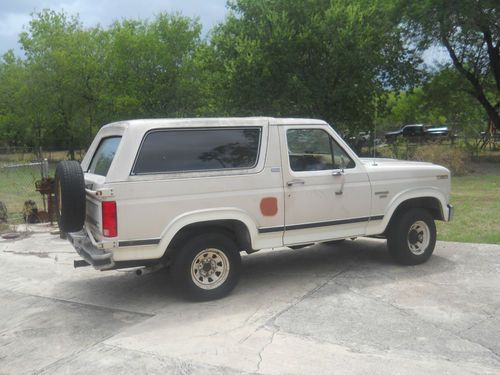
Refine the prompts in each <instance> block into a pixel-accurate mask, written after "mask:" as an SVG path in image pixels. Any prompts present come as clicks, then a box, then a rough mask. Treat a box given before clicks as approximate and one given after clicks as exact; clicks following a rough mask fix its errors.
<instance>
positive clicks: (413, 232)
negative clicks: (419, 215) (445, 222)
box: [407, 220, 431, 255]
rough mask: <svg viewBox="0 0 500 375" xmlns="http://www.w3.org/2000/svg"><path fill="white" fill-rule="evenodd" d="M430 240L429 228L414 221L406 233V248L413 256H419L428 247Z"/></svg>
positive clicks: (422, 223) (423, 223)
mask: <svg viewBox="0 0 500 375" xmlns="http://www.w3.org/2000/svg"><path fill="white" fill-rule="evenodd" d="M430 238H431V235H430V229H429V226H428V225H427V224H426V223H425V222H423V221H420V220H419V221H416V222H415V223H413V224H412V225H411V227H410V230H409V231H408V235H407V242H408V248H409V249H410V251H411V252H412V253H413V254H414V255H421V254H423V253H424V252H425V250H426V249H427V247H428V246H429V242H430Z"/></svg>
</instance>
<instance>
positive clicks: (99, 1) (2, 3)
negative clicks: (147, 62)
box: [0, 0, 448, 66]
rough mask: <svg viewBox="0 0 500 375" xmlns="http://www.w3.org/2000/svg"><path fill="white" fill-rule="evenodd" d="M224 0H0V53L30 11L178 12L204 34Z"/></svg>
mask: <svg viewBox="0 0 500 375" xmlns="http://www.w3.org/2000/svg"><path fill="white" fill-rule="evenodd" d="M226 1H227V0H0V56H1V55H3V54H4V53H5V52H7V51H8V50H9V49H13V50H14V51H15V53H16V54H17V55H22V51H21V49H20V46H19V43H18V39H19V34H20V33H21V32H22V31H23V27H24V28H25V27H27V25H28V23H29V21H30V18H31V16H30V14H31V13H33V12H38V11H41V10H42V9H46V8H48V9H52V10H56V11H60V10H64V11H65V12H66V13H68V14H70V15H76V14H78V15H79V17H80V20H81V21H82V22H83V24H84V25H85V26H88V27H90V26H95V25H97V24H100V25H101V26H108V25H110V24H111V23H113V22H114V21H116V20H121V19H124V18H133V19H151V18H153V17H154V16H155V15H156V14H158V13H161V12H168V13H172V12H180V13H182V14H183V15H185V16H188V17H199V19H200V21H201V24H202V25H203V34H206V33H207V32H208V31H209V30H210V29H211V28H212V27H213V26H214V25H216V24H217V23H219V22H222V21H224V17H225V15H226V13H227V8H226ZM424 61H425V63H426V64H429V65H431V66H433V65H435V64H436V63H438V62H447V61H448V57H447V53H446V51H444V50H443V49H442V48H430V49H429V50H428V51H426V52H425V53H424Z"/></svg>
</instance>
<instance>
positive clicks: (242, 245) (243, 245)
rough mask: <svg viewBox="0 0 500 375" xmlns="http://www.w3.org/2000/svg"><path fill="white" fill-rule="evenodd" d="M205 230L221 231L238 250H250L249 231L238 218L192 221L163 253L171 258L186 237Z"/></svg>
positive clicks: (178, 233) (180, 231)
mask: <svg viewBox="0 0 500 375" xmlns="http://www.w3.org/2000/svg"><path fill="white" fill-rule="evenodd" d="M207 232H219V233H223V234H224V235H226V236H228V237H229V238H231V239H232V240H233V241H234V242H235V243H236V245H237V246H238V249H239V250H240V251H244V250H247V251H251V250H252V240H251V238H250V233H249V231H248V228H247V226H246V225H245V224H244V223H242V222H241V221H239V220H214V221H202V222H199V223H193V224H189V225H186V226H185V227H183V228H182V229H181V230H179V231H178V232H177V233H176V234H175V236H174V238H172V241H170V244H169V245H168V247H167V251H166V252H165V255H166V256H167V257H168V258H171V257H172V256H173V255H174V254H175V251H176V250H178V249H179V248H181V247H182V245H183V243H184V242H185V241H186V240H187V239H188V238H191V237H193V236H196V235H198V234H201V233H207Z"/></svg>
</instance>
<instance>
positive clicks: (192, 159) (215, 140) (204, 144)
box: [134, 128, 260, 174]
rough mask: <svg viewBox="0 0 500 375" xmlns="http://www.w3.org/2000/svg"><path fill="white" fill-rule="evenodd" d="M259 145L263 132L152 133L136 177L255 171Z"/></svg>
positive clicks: (202, 130) (256, 129)
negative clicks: (140, 175) (231, 170)
mask: <svg viewBox="0 0 500 375" xmlns="http://www.w3.org/2000/svg"><path fill="white" fill-rule="evenodd" d="M259 143H260V128H245V129H243V128H242V129H193V130H189V129H185V130H162V131H153V132H150V133H149V134H147V135H146V138H145V139H144V142H143V144H142V147H141V150H140V152H139V156H138V157H137V161H136V164H135V167H134V173H135V174H137V173H168V172H185V171H206V170H215V169H233V168H252V167H254V166H255V165H256V163H257V154H258V150H259Z"/></svg>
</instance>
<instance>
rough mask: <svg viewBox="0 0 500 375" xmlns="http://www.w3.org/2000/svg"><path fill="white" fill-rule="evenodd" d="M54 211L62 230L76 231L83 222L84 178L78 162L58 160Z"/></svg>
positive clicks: (81, 226)
mask: <svg viewBox="0 0 500 375" xmlns="http://www.w3.org/2000/svg"><path fill="white" fill-rule="evenodd" d="M55 195H56V207H57V209H56V212H57V222H58V224H59V229H60V230H61V231H62V232H65V233H69V232H78V231H79V230H80V229H82V228H83V223H84V222H85V202H86V198H85V179H84V176H83V171H82V167H81V166H80V163H78V162H77V161H74V160H65V161H61V162H59V164H57V168H56V177H55Z"/></svg>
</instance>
